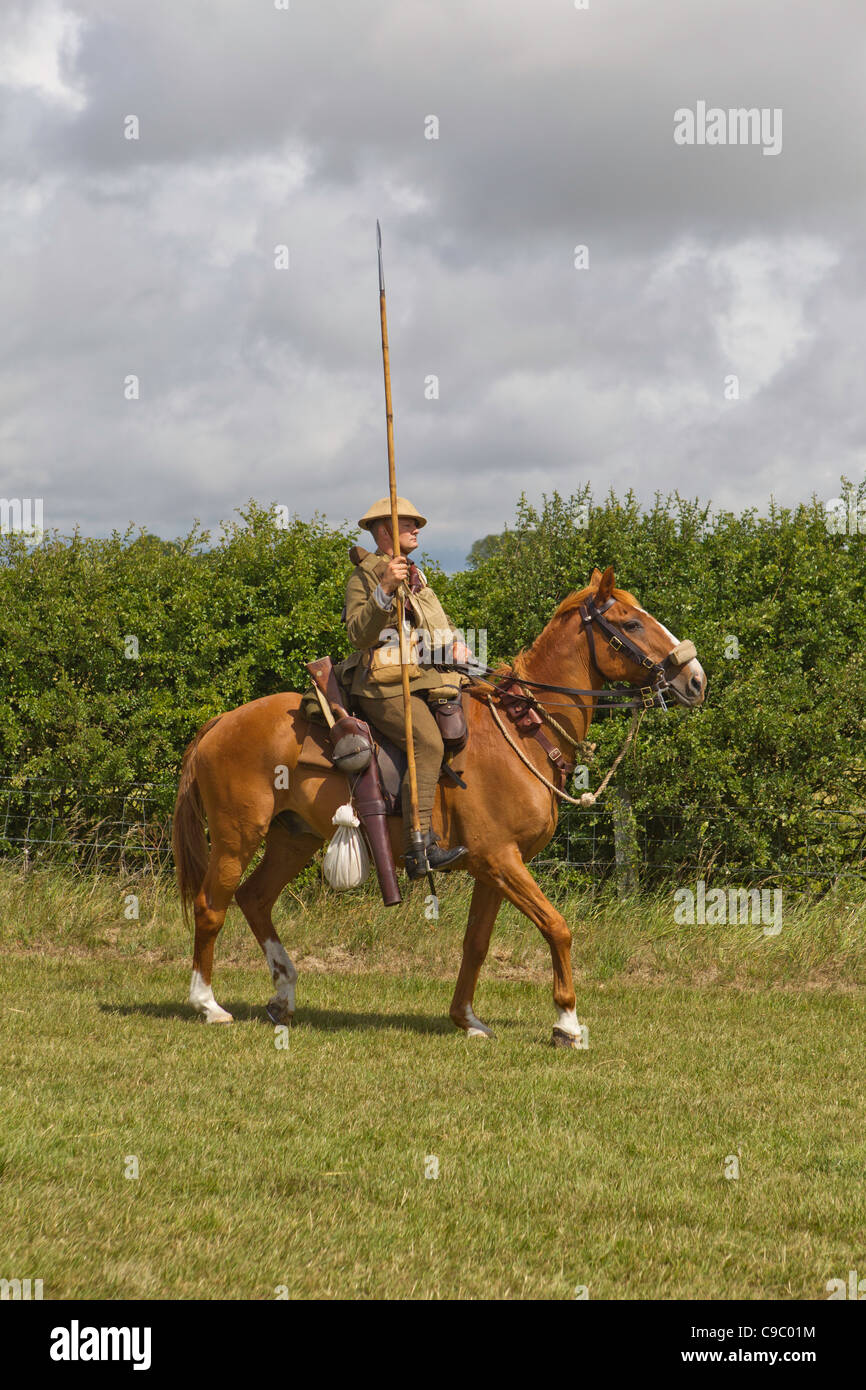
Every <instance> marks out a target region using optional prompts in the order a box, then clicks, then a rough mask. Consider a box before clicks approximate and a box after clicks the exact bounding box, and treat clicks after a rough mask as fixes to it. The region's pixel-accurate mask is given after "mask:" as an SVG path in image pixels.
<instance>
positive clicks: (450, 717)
mask: <svg viewBox="0 0 866 1390" xmlns="http://www.w3.org/2000/svg"><path fill="white" fill-rule="evenodd" d="M430 707H431V709H432V710H433V715H434V717H435V719H436V723H437V724H438V725H439V732H440V734H441V735H442V742H443V743H444V745H445V752H446V753H459V752H460V751H461V750H462V749H463V748H465V747H466V740H467V738H468V737H469V730H468V729H467V727H466V715H465V714H464V712H463V701H462V699H460V697H459V696H458V698H457V699H453V698H451V699H447V700H441V699H438V700H437V699H436V698H435V697H434V698H433V699H432V700H431V701H430Z"/></svg>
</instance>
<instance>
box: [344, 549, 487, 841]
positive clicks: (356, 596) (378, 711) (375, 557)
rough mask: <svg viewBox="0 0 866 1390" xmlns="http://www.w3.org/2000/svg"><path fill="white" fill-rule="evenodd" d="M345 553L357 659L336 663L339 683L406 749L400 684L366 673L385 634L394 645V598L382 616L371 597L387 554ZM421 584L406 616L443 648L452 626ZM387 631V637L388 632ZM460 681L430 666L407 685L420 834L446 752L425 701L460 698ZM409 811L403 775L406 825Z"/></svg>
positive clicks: (349, 622) (348, 615) (349, 623)
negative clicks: (348, 562)
mask: <svg viewBox="0 0 866 1390" xmlns="http://www.w3.org/2000/svg"><path fill="white" fill-rule="evenodd" d="M349 555H350V558H351V559H354V560H356V561H357V564H356V567H355V571H354V573H353V574H352V576H351V578H350V579H349V583H348V585H347V587H346V606H345V608H344V610H343V621H344V622H345V624H346V631H347V633H348V637H349V641H350V642H351V643H352V646H353V647H355V648H356V649H357V656H356V655H354V654H353V655H352V656H350V657H348V658H347V659H346V660H345V661H343V662H341V663H340V666H341V670H342V679H343V681H344V683H345V684H346V685H347V686H349V688H350V691H351V695H352V699H353V703H354V704H356V705H357V707H358V708H359V709H360V710H361V711H362V713H363V715H364V718H365V719H368V720H369V721H370V722H371V723H372V724H374V725H375V726H376V727H377V728H380V729H381V730H382V732H383V733H385V734H387V736H388V737H389V738H390V739H391V740H392V742H394V743H396V744H397V746H398V747H399V748H402V749H404V751H405V748H406V736H405V730H404V724H403V686H402V683H401V682H400V681H399V680H397V681H394V682H393V683H392V684H388V685H382V684H379V683H378V682H377V681H376V680H375V679H373V677H372V676H371V673H370V657H371V653H372V651H373V649H374V648H375V647H378V646H383V645H385V644H386V643H387V642H388V640H389V636H390V638H391V641H392V643H393V642H394V641H396V638H395V637H393V635H392V634H393V633H394V632H395V631H396V624H397V605H396V599H392V601H391V608H390V610H389V611H388V612H385V611H384V609H383V608H382V607H381V606H380V605H379V603H378V602H377V600H376V597H375V594H376V589H377V586H378V585H379V582H380V581H381V579H382V576H383V575H384V573H385V570H386V568H387V566H388V561H389V559H390V556H389V555H385V554H382V553H381V552H376V553H373V552H370V551H365V550H364V549H363V547H362V546H357V547H353V548H352V550H351V551H350V552H349ZM419 573H420V572H419ZM421 580H422V585H421V589H420V590H419V592H418V593H413V594H410V595H409V596H408V597H407V599H406V602H405V611H406V618H407V619H408V621H409V623H410V624H411V626H412V627H413V628H420V629H425V630H426V632H427V634H428V639H427V640H428V642H429V644H430V646H431V647H432V646H435V645H441V646H443V647H444V645H445V644H446V643H447V642H448V641H449V640H450V638H451V636H452V635H453V632H454V629H453V625H452V623H451V622H450V620H449V618H448V616H447V614H446V613H445V611H444V609H443V608H442V605H441V603H440V602H439V600H438V598H437V597H436V595H435V594H434V592H433V590H432V589H431V588H430V585H429V584H428V583H427V581H426V579H424V577H423V575H422V576H421ZM389 628H390V629H391V634H388V631H387V630H388V629H389ZM383 634H384V635H383ZM406 649H407V653H409V654H411V653H412V648H411V647H410V644H409V642H408V641H407V643H406ZM422 655H423V653H422ZM435 655H436V653H434V652H432V651H430V652H428V653H426V656H427V660H428V661H430V660H432V659H433V658H434V656H435ZM350 674H351V685H349V678H350ZM464 683H465V678H464V677H462V676H460V675H459V674H458V673H456V672H448V671H436V670H434V669H433V667H432V666H431V665H428V666H427V667H426V668H422V670H421V672H420V674H419V675H417V676H415V677H414V679H412V680H411V681H410V684H409V689H410V691H411V694H412V742H413V746H414V749H415V770H416V775H417V782H418V810H419V814H420V821H421V829H422V830H429V828H430V817H431V813H432V810H433V802H434V799H435V796H436V783H437V782H438V780H439V771H440V768H441V766H442V757H443V754H444V748H443V744H442V736H441V734H440V733H439V726H438V724H437V723H436V720H435V719H434V717H433V714H432V711H431V710H430V707H429V706H428V704H427V700H428V698H435V697H437V696H438V697H439V698H441V699H448V698H454V697H455V696H457V695H459V693H460V688H461V686H462V685H463V684H464ZM410 813H411V808H410V806H409V788H408V774H407V777H406V778H404V781H403V819H404V822H405V823H406V824H407V825H408V823H409V817H410Z"/></svg>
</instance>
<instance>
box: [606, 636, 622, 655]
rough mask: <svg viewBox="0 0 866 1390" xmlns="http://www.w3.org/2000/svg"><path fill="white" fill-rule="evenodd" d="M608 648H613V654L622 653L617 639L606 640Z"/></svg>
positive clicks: (620, 644) (620, 643)
mask: <svg viewBox="0 0 866 1390" xmlns="http://www.w3.org/2000/svg"><path fill="white" fill-rule="evenodd" d="M608 646H610V647H613V649H614V651H615V652H619V651H622V642H621V641H620V640H619V638H618V637H610V638H608Z"/></svg>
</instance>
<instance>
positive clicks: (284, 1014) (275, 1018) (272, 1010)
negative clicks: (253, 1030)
mask: <svg viewBox="0 0 866 1390" xmlns="http://www.w3.org/2000/svg"><path fill="white" fill-rule="evenodd" d="M265 1012H266V1013H267V1015H268V1018H269V1019H270V1020H271V1023H273V1024H282V1026H283V1027H288V1028H291V1026H292V1024H293V1023H294V1021H295V1015H294V1013H292V1012H291V1011H290V1010H289V1009H287V1008H286V1006H285V1004H282V1005H281V1004H279V1003H278V1002H276V1001H275V1000H273V999H272V1000H271V1002H270V1004H267V1005H266V1006H265Z"/></svg>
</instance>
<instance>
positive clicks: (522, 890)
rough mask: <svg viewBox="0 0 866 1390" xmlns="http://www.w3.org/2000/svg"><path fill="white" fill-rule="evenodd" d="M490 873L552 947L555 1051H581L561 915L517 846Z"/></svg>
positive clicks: (567, 943)
mask: <svg viewBox="0 0 866 1390" xmlns="http://www.w3.org/2000/svg"><path fill="white" fill-rule="evenodd" d="M488 872H489V873H490V876H491V877H492V878H493V880H494V882H496V883H497V884H498V886H499V887H500V888H501V890H502V893H503V894H504V896H505V897H506V898H508V900H509V902H512V903H514V906H515V907H516V908H519V910H520V911H521V912H522V913H524V914H525V916H527V917H528V918H529V920H530V921H531V922H534V923H535V925H536V926H537V927H538V930H539V931H540V932H541V935H542V936H543V937H544V939H545V941H546V942H547V944H548V946H549V947H550V956H551V960H552V962H553V1001H554V1003H555V1005H556V1015H557V1016H556V1023H555V1024H554V1028H553V1045H554V1047H579V1046H580V1045H581V1041H582V1036H581V1028H580V1024H579V1023H578V1021H577V1014H576V1012H575V1004H576V1002H577V1001H576V998H575V993H574V982H573V980H572V975H571V931H570V929H569V926H568V923H567V922H566V920H565V918H564V917H563V915H562V913H561V912H557V910H556V908H555V907H554V906H553V904H552V903H549V902H548V901H547V898H546V897H545V896H544V894H543V893H542V891H541V889H540V888H539V886H538V884H537V883H536V882H535V879H534V878H533V877H532V874H531V873H530V872H529V870H528V869H527V867H526V865H525V864H524V862H523V859H522V857H521V854H520V851H519V849H518V848H517V846H516V845H512V846H509V848H508V849H507V850H506V851H504V852H503V854H502V855H501V857H499V858H498V860H497V863H496V864H493V863H491V864H489V866H488Z"/></svg>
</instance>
